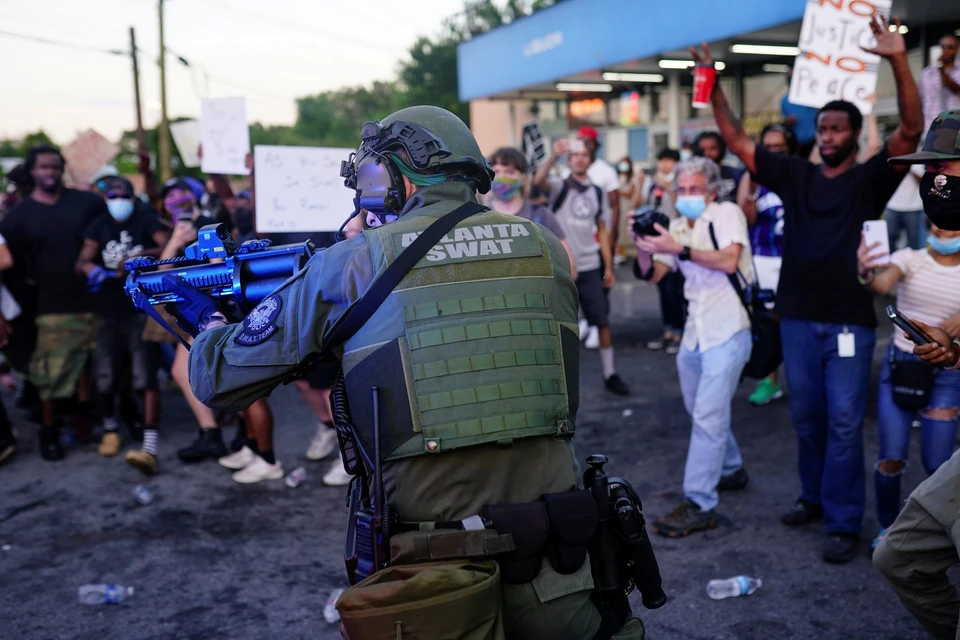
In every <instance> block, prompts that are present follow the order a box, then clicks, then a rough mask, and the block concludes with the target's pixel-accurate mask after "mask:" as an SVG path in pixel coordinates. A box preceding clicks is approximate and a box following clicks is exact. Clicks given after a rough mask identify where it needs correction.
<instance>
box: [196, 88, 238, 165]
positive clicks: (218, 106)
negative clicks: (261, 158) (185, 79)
mask: <svg viewBox="0 0 960 640" xmlns="http://www.w3.org/2000/svg"><path fill="white" fill-rule="evenodd" d="M200 125H201V129H202V140H203V159H202V161H201V163H200V168H201V169H203V171H204V173H225V174H228V175H244V176H245V175H248V174H249V173H250V171H249V170H248V169H247V167H246V165H245V160H246V157H247V154H248V153H250V129H249V128H248V127H247V104H246V101H245V100H244V99H243V98H208V99H206V100H203V102H201V104H200Z"/></svg>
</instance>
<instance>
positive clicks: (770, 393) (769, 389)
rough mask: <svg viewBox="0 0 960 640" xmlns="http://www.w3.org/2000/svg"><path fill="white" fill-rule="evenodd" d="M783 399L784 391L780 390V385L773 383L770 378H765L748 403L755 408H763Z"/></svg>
mask: <svg viewBox="0 0 960 640" xmlns="http://www.w3.org/2000/svg"><path fill="white" fill-rule="evenodd" d="M782 397H783V389H781V388H780V385H779V384H777V383H776V382H773V381H771V380H770V378H764V379H763V380H761V381H760V384H758V385H757V388H756V389H754V390H753V393H751V394H750V397H749V398H748V399H747V402H749V403H750V404H752V405H753V406H755V407H762V406H763V405H765V404H770V403H771V402H773V401H774V400H777V399H779V398H782Z"/></svg>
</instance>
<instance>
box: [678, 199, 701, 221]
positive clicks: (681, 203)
mask: <svg viewBox="0 0 960 640" xmlns="http://www.w3.org/2000/svg"><path fill="white" fill-rule="evenodd" d="M675 206H676V207H677V211H679V212H680V215H682V216H683V217H684V218H687V219H688V220H696V219H697V218H699V217H700V216H701V215H703V212H704V211H705V210H706V208H707V200H706V198H705V197H704V196H677V202H676V205H675Z"/></svg>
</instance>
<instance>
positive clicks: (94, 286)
mask: <svg viewBox="0 0 960 640" xmlns="http://www.w3.org/2000/svg"><path fill="white" fill-rule="evenodd" d="M116 277H117V275H116V273H115V272H113V271H107V270H106V269H104V268H103V267H101V266H100V265H97V266H96V267H94V268H93V271H91V272H90V274H89V275H88V276H87V289H88V290H89V291H90V292H92V293H96V292H97V291H100V287H102V286H103V283H104V281H105V280H106V279H107V278H116Z"/></svg>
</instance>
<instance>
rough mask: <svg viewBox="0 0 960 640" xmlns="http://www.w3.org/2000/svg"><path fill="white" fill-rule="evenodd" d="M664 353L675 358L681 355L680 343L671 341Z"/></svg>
mask: <svg viewBox="0 0 960 640" xmlns="http://www.w3.org/2000/svg"><path fill="white" fill-rule="evenodd" d="M664 351H665V352H666V354H667V355H668V356H675V355H677V354H678V353H680V341H679V340H671V341H670V342H668V343H667V346H666V347H665V348H664Z"/></svg>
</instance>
